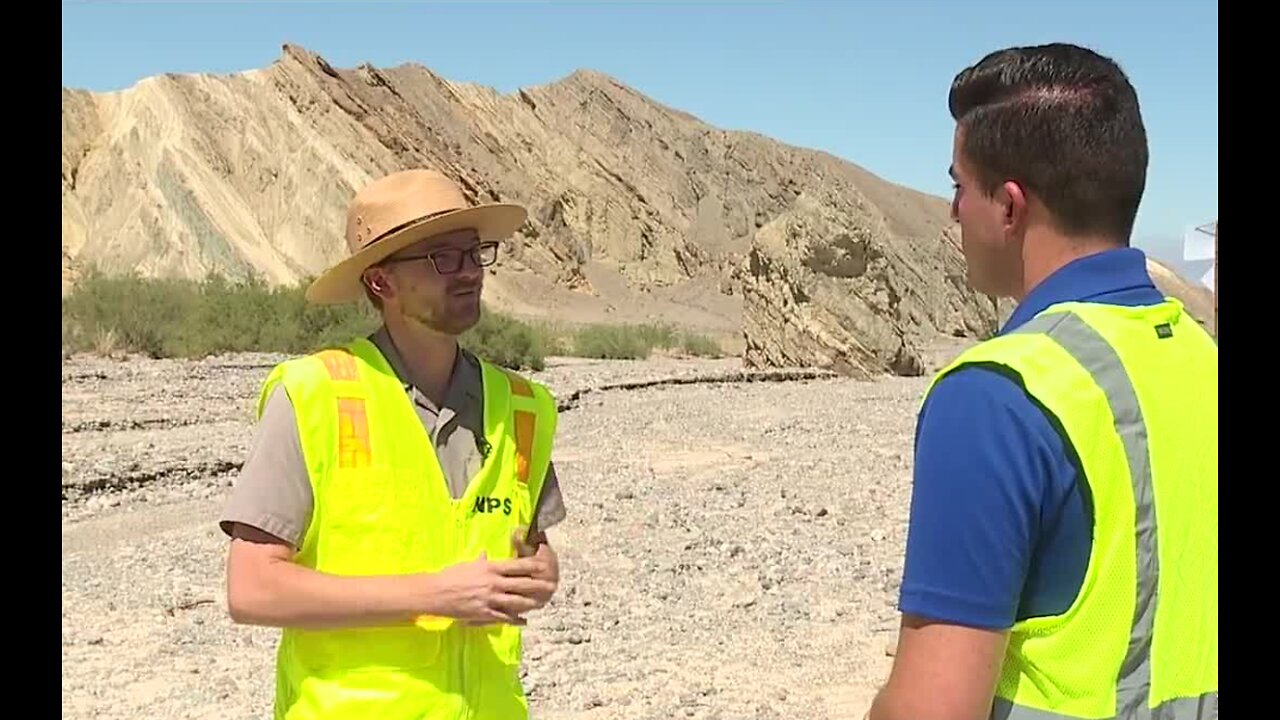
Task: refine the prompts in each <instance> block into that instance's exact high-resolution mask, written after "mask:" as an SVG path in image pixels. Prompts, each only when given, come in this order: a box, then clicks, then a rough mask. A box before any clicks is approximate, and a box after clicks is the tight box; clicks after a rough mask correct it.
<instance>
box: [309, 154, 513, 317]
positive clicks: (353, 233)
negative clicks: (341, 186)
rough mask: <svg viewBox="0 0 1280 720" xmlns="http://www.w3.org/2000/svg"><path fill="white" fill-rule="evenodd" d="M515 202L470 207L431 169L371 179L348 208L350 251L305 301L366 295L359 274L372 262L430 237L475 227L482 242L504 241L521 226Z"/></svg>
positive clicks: (452, 185) (327, 301)
mask: <svg viewBox="0 0 1280 720" xmlns="http://www.w3.org/2000/svg"><path fill="white" fill-rule="evenodd" d="M527 216H528V212H527V211H526V210H525V209H524V208H523V207H520V206H519V205H510V204H506V203H489V204H484V205H468V204H467V202H466V199H465V198H464V197H463V195H462V190H461V189H460V188H459V187H458V185H457V184H456V183H454V182H453V181H452V180H450V179H449V178H448V177H446V176H445V175H444V174H442V173H439V172H436V171H434V170H405V171H401V172H396V173H392V174H390V175H387V176H385V177H382V178H379V179H378V180H375V181H373V182H372V183H369V184H368V185H366V186H364V187H363V188H361V189H360V191H359V192H357V193H356V196H355V198H354V199H353V200H352V201H351V206H350V207H349V208H348V209H347V231H346V240H347V248H348V249H349V250H350V252H351V255H350V256H349V257H347V258H346V259H344V260H342V261H341V262H339V263H338V264H337V265H334V266H333V267H331V268H329V270H327V271H326V272H325V273H324V274H323V275H321V276H320V277H319V278H317V279H316V281H315V282H313V283H311V286H310V287H309V288H307V300H308V301H310V302H313V303H317V304H334V303H344V302H352V301H355V300H359V299H361V298H363V297H364V288H363V284H362V283H361V281H360V276H361V275H362V274H363V273H364V271H365V270H367V269H368V268H369V267H370V266H372V265H374V264H375V263H377V262H380V261H381V260H384V259H386V258H387V256H389V255H391V254H392V253H394V252H396V251H398V250H402V249H404V248H406V247H408V246H410V245H412V244H414V243H416V242H419V241H421V240H425V239H426V238H429V237H434V236H436V235H441V234H444V233H450V232H454V231H457V230H464V229H473V230H475V231H476V233H477V234H478V235H479V236H480V239H481V240H503V239H506V238H508V237H510V236H511V235H512V234H513V233H515V231H516V230H518V229H520V226H521V225H523V224H524V221H525V218H526V217H527Z"/></svg>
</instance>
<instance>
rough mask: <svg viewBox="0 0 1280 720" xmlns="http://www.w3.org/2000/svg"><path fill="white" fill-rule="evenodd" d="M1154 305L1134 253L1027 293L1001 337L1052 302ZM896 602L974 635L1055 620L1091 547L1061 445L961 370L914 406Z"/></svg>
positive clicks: (1021, 403)
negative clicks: (978, 630) (914, 425)
mask: <svg viewBox="0 0 1280 720" xmlns="http://www.w3.org/2000/svg"><path fill="white" fill-rule="evenodd" d="M1163 300H1164V297H1163V295H1162V294H1161V293H1160V291H1159V290H1157V289H1156V286H1155V283H1154V282H1152V280H1151V276H1150V275H1149V274H1148V272H1147V266H1146V256H1145V255H1144V254H1143V253H1142V251H1140V250H1137V249H1134V248H1121V249H1115V250H1109V251H1106V252H1102V253H1099V254H1096V255H1091V256H1088V257H1085V258H1081V259H1078V260H1075V261H1074V262H1072V263H1070V264H1069V265H1067V266H1065V267H1063V268H1062V269H1060V270H1059V271H1058V272H1056V273H1054V274H1053V275H1052V276H1050V277H1049V278H1047V279H1046V280H1045V281H1044V282H1042V283H1041V284H1040V285H1038V286H1036V288H1035V289H1033V290H1032V291H1031V292H1030V293H1028V295H1027V296H1026V298H1025V299H1024V300H1023V301H1022V302H1021V303H1020V304H1019V306H1018V308H1017V309H1016V310H1015V311H1014V313H1013V315H1012V316H1011V317H1010V318H1009V322H1008V323H1006V324H1005V326H1004V327H1003V328H1002V329H1001V330H1000V332H1001V334H1003V333H1007V332H1009V331H1010V330H1012V329H1014V328H1017V327H1018V326H1019V325H1022V324H1023V323H1025V322H1026V321H1027V320H1029V319H1031V318H1032V317H1033V316H1035V315H1036V314H1037V313H1039V312H1040V311H1042V310H1044V309H1045V308H1047V307H1049V306H1050V305H1053V304H1055V303H1058V302H1066V301H1088V302H1097V303H1113V304H1117V305H1130V306H1134V305H1151V304H1156V303H1160V302H1162V301H1163ZM915 452H916V455H915V478H914V481H913V482H914V485H913V489H912V497H911V510H910V525H909V530H908V533H907V548H906V559H905V567H904V568H903V580H902V590H901V596H900V599H899V603H900V609H901V610H902V612H904V613H909V614H913V615H920V616H924V617H927V618H932V619H935V620H940V621H945V622H951V623H956V624H960V625H968V626H975V627H982V628H993V629H1007V628H1009V627H1010V626H1012V625H1013V623H1014V622H1015V621H1017V620H1022V619H1025V618H1029V617H1042V616H1046V615H1057V614H1059V613H1062V612H1063V611H1065V610H1066V609H1067V608H1068V607H1070V605H1071V603H1072V601H1073V600H1074V599H1075V596H1076V594H1077V592H1078V591H1079V589H1080V585H1081V583H1082V582H1083V581H1084V574H1085V569H1086V568H1087V566H1088V564H1089V552H1090V544H1091V542H1092V540H1091V538H1092V532H1091V530H1092V515H1091V511H1090V508H1089V504H1088V492H1087V488H1084V487H1082V486H1083V483H1084V482H1085V481H1084V479H1083V478H1082V477H1080V474H1079V472H1078V471H1077V466H1076V463H1075V462H1074V461H1073V460H1072V451H1071V449H1070V447H1069V444H1068V443H1067V442H1065V440H1064V438H1063V437H1062V436H1061V435H1060V434H1059V433H1058V432H1057V431H1056V430H1055V429H1054V427H1053V425H1051V424H1050V421H1049V419H1048V417H1047V416H1046V414H1045V413H1044V411H1042V410H1040V408H1039V407H1038V406H1036V405H1035V404H1034V403H1033V402H1032V401H1031V399H1030V398H1029V397H1028V396H1027V394H1026V393H1025V392H1024V391H1023V390H1022V389H1021V388H1020V387H1019V386H1018V385H1017V383H1016V382H1015V381H1014V380H1012V379H1010V378H1009V377H1006V376H1004V375H1001V374H999V373H997V372H995V371H993V370H989V369H984V368H980V367H970V368H964V369H962V370H959V371H957V372H955V373H954V374H952V375H950V376H948V377H946V378H944V379H943V380H941V381H940V382H939V383H938V384H937V385H936V386H935V388H934V390H933V392H932V393H931V394H930V395H929V397H928V398H927V400H926V402H925V403H924V405H923V406H922V407H921V410H920V416H919V418H918V423H917V428H916V450H915Z"/></svg>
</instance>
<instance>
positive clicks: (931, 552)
mask: <svg viewBox="0 0 1280 720" xmlns="http://www.w3.org/2000/svg"><path fill="white" fill-rule="evenodd" d="M1062 452H1063V444H1062V441H1061V439H1060V438H1059V436H1058V435H1057V433H1056V432H1055V431H1054V429H1053V427H1052V426H1051V425H1050V423H1049V420H1048V418H1047V417H1046V416H1045V415H1044V413H1043V412H1042V411H1041V410H1040V409H1039V407H1037V406H1036V405H1034V404H1033V403H1032V402H1031V400H1030V399H1029V398H1028V397H1027V395H1026V394H1025V392H1024V391H1023V390H1022V388H1021V387H1020V386H1019V385H1018V384H1017V383H1016V382H1015V381H1014V380H1013V379H1012V378H1010V377H1006V376H1004V375H1002V374H1000V373H998V372H996V371H994V370H991V369H987V368H979V367H972V368H962V369H960V370H958V371H956V372H955V373H953V374H951V375H949V376H947V377H946V378H943V379H942V380H941V381H939V382H938V383H937V385H935V386H934V389H933V392H931V393H930V395H929V397H928V398H927V399H926V401H925V403H924V405H923V406H922V408H921V411H920V417H919V422H918V424H917V432H916V453H915V473H914V480H913V487H912V496H911V505H910V518H909V523H908V530H907V543H906V556H905V560H904V567H903V581H902V588H901V593H900V598H899V603H900V609H901V610H902V612H904V613H908V614H912V615H919V616H923V617H926V618H931V619H933V620H937V621H942V622H950V623H955V624H959V625H966V626H971V627H981V628H988V629H1007V628H1009V627H1011V626H1012V625H1013V623H1014V621H1015V619H1016V616H1017V614H1018V609H1019V605H1020V600H1021V596H1022V592H1023V588H1024V584H1025V582H1026V577H1027V574H1028V568H1029V567H1030V564H1031V561H1032V556H1033V553H1034V550H1035V548H1036V547H1037V542H1038V541H1039V538H1040V533H1041V527H1040V523H1041V515H1042V508H1044V507H1045V505H1046V500H1047V498H1048V496H1049V495H1050V494H1051V484H1052V473H1053V468H1054V467H1055V464H1054V462H1055V456H1056V455H1057V454H1061V453H1062Z"/></svg>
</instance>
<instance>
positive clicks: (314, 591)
mask: <svg viewBox="0 0 1280 720" xmlns="http://www.w3.org/2000/svg"><path fill="white" fill-rule="evenodd" d="M250 574H251V576H248V577H246V576H245V575H250ZM227 596H228V607H229V610H230V612H231V617H232V619H233V620H235V621H236V622H239V623H245V624H250V625H268V626H272V627H294V628H305V629H309V630H323V629H332V628H342V627H369V626H377V625H404V624H408V623H411V622H413V620H414V618H416V617H418V616H420V615H444V614H445V613H446V612H447V610H448V609H447V608H445V607H443V605H444V603H443V602H441V593H440V591H439V583H438V582H436V579H435V577H433V576H428V575H404V576H369V577H345V576H339V575H331V574H327V573H322V572H318V571H316V570H312V569H310V568H306V567H302V566H300V565H296V564H294V563H292V562H289V561H287V560H276V561H273V562H271V563H269V564H268V565H267V566H266V567H262V568H246V569H245V572H244V573H242V574H241V575H240V576H239V577H237V575H236V574H235V573H233V574H232V576H231V577H230V578H229V586H228V593H227Z"/></svg>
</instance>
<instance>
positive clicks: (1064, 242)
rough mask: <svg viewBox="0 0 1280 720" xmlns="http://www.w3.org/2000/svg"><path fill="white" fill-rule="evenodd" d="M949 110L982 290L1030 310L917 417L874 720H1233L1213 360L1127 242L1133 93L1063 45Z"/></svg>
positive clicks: (993, 70)
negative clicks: (1222, 600) (1223, 686)
mask: <svg viewBox="0 0 1280 720" xmlns="http://www.w3.org/2000/svg"><path fill="white" fill-rule="evenodd" d="M949 104H950V109H951V115H952V117H953V118H954V119H955V121H956V130H955V138H954V150H953V154H952V166H951V175H952V177H953V178H954V179H955V197H954V199H953V201H952V206H951V211H952V215H953V217H954V219H955V220H956V221H957V222H959V224H960V229H961V236H962V247H963V250H964V254H965V258H966V262H967V264H968V273H969V281H970V284H971V285H972V286H973V288H974V289H976V290H978V291H979V292H982V293H986V294H989V295H993V296H999V297H1010V298H1014V299H1015V300H1016V301H1017V302H1018V307H1017V308H1016V310H1015V311H1014V313H1013V315H1012V317H1011V318H1010V319H1009V321H1008V323H1007V324H1006V325H1005V327H1004V328H1002V329H1001V331H1000V333H999V334H998V335H997V336H996V337H994V338H992V339H990V340H988V341H985V342H982V343H979V344H977V345H976V346H975V347H973V348H971V349H970V350H968V351H966V352H965V353H963V354H962V355H961V356H960V357H959V358H957V359H956V360H955V361H954V362H952V363H951V364H950V365H948V366H947V367H946V368H944V369H943V370H942V371H941V372H940V373H938V376H937V377H936V378H935V379H934V382H933V384H932V385H931V387H930V389H929V392H928V393H927V395H926V398H925V402H924V403H923V406H922V407H921V410H920V416H919V422H918V428H917V436H916V460H915V478H914V486H913V493H912V501H911V509H910V520H909V527H908V534H907V543H906V557H905V562H904V570H903V582H902V589H901V598H900V604H901V610H902V613H903V619H902V625H901V630H900V633H899V638H898V648H897V652H896V653H895V660H894V666H893V670H892V672H891V673H890V676H889V679H888V681H887V683H886V684H885V686H884V688H883V689H882V690H881V691H880V693H879V695H878V697H877V698H876V700H875V702H874V703H873V705H872V708H871V710H870V712H869V713H868V718H870V719H871V720H896V719H900V718H902V719H905V718H910V719H911V720H960V719H964V720H978V719H979V718H988V717H991V718H1027V719H1031V718H1034V719H1036V720H1041V719H1048V718H1121V719H1132V720H1137V719H1138V718H1143V719H1147V718H1170V719H1176V720H1186V719H1187V718H1196V719H1199V718H1216V717H1217V689H1218V466H1217V463H1218V351H1217V346H1216V344H1215V343H1214V341H1213V340H1212V338H1211V337H1210V336H1209V335H1208V334H1207V333H1206V332H1205V331H1204V329H1203V328H1201V327H1200V326H1199V325H1198V324H1197V323H1196V322H1195V321H1194V320H1193V319H1192V318H1190V317H1189V316H1188V315H1187V313H1186V312H1185V311H1184V309H1183V307H1182V305H1181V304H1180V303H1179V302H1178V301H1177V300H1176V299H1173V298H1166V297H1164V296H1163V295H1162V294H1161V293H1160V292H1159V291H1158V290H1157V289H1156V287H1155V284H1154V283H1153V282H1152V280H1151V277H1150V276H1149V275H1148V272H1147V269H1146V258H1145V257H1144V255H1143V254H1142V253H1141V252H1140V251H1138V250H1136V249H1133V248H1130V247H1129V235H1130V233H1131V231H1132V228H1133V223H1134V217H1135V215H1136V214H1137V210H1138V205H1139V203H1140V201H1141V199H1142V194H1143V188H1144V184H1145V177H1146V168H1147V140H1146V133H1145V130H1144V128H1143V121H1142V116H1141V113H1140V111H1139V105H1138V99H1137V95H1136V93H1135V92H1134V89H1133V87H1132V86H1131V85H1130V83H1129V81H1128V79H1127V78H1126V76H1125V74H1124V73H1123V72H1122V71H1121V69H1120V68H1119V67H1118V66H1117V65H1116V64H1115V63H1114V62H1112V61H1111V60H1110V59H1108V58H1105V57H1102V56H1100V55H1098V54H1097V53H1094V52H1091V51H1089V50H1087V49H1084V48H1080V47H1076V46H1073V45H1066V44H1054V45H1045V46H1039V47H1018V48H1010V49H1006V50H1002V51H999V52H995V53H992V54H990V55H988V56H987V57H985V58H983V59H982V60H981V61H980V62H979V63H978V64H976V65H975V66H973V67H970V68H968V69H966V70H964V71H963V72H961V73H960V74H959V75H958V76H957V77H956V78H955V82H954V83H953V85H952V87H951V93H950V102H949Z"/></svg>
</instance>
